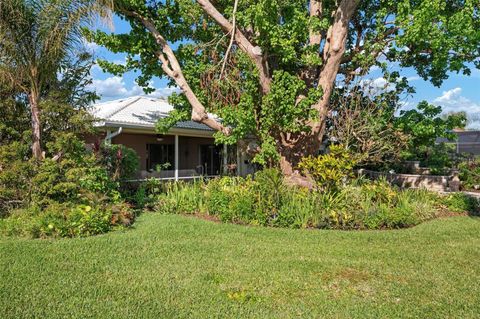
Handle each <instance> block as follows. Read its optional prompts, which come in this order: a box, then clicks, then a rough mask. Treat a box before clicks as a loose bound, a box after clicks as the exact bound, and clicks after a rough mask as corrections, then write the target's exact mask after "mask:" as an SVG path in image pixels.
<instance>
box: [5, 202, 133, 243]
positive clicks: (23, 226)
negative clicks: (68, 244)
mask: <svg viewBox="0 0 480 319" xmlns="http://www.w3.org/2000/svg"><path fill="white" fill-rule="evenodd" d="M134 218H135V215H134V213H133V211H132V210H131V208H130V206H128V205H126V204H115V205H111V204H109V203H102V202H101V201H97V202H95V201H94V202H92V204H91V205H87V204H71V203H55V202H53V203H51V204H49V205H48V206H46V207H44V208H39V207H34V206H32V207H29V208H24V209H19V210H16V211H14V212H12V214H11V216H10V217H9V218H7V219H4V220H2V221H1V223H0V232H1V233H3V234H4V235H10V236H11V235H17V236H28V237H32V238H46V237H78V236H80V237H83V236H91V235H97V234H103V233H106V232H108V231H109V230H111V229H112V228H113V227H125V226H130V225H131V224H132V223H133V220H134Z"/></svg>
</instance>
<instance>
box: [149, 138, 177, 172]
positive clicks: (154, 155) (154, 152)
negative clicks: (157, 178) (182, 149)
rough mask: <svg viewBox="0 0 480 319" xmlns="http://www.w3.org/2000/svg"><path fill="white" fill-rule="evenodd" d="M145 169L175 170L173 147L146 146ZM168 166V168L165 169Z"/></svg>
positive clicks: (163, 145) (170, 145) (161, 145)
mask: <svg viewBox="0 0 480 319" xmlns="http://www.w3.org/2000/svg"><path fill="white" fill-rule="evenodd" d="M147 153H148V158H147V169H148V170H156V169H157V168H159V166H161V167H160V168H161V169H162V170H172V169H175V167H174V166H175V147H174V145H173V144H147ZM166 166H168V167H166Z"/></svg>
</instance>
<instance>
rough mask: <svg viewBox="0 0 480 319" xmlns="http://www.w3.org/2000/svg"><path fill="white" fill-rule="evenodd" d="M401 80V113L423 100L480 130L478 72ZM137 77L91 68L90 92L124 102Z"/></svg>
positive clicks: (163, 83)
mask: <svg viewBox="0 0 480 319" xmlns="http://www.w3.org/2000/svg"><path fill="white" fill-rule="evenodd" d="M113 26H114V29H113V30H110V29H108V28H106V27H103V26H100V27H99V28H100V29H103V30H104V31H106V32H114V33H125V32H128V30H129V29H130V26H129V25H128V23H127V22H125V21H124V20H121V19H120V18H119V17H117V16H115V17H114V19H113ZM85 47H86V48H87V49H88V50H89V51H91V52H92V53H94V56H95V57H97V58H100V59H105V60H108V61H112V62H116V63H123V62H124V61H125V55H124V54H121V53H117V54H115V53H113V52H110V51H108V50H107V49H106V48H104V47H101V46H98V45H97V44H95V43H88V42H85ZM400 74H401V75H402V76H405V77H407V79H408V80H409V83H410V85H412V86H414V87H415V88H416V93H415V94H414V95H413V96H411V97H407V98H406V99H405V102H404V103H405V106H404V108H405V109H409V108H413V107H415V105H417V104H418V102H420V101H422V100H426V101H428V102H429V103H432V104H436V105H440V106H442V109H443V111H444V112H445V113H449V112H459V111H464V112H466V113H467V116H468V118H469V124H468V128H472V129H480V70H478V69H475V68H472V74H471V75H470V76H464V75H462V74H455V73H452V74H450V76H449V78H448V79H447V80H445V81H444V82H443V84H442V85H441V86H440V87H435V86H433V85H432V84H431V83H430V82H428V81H424V80H423V79H421V78H420V77H419V76H418V75H417V74H416V73H415V71H414V70H413V69H411V68H404V69H401V70H400ZM137 75H138V73H135V72H128V73H126V74H124V75H123V76H114V75H112V74H109V73H105V72H103V70H102V69H101V68H100V67H98V66H97V65H94V66H93V68H92V70H91V76H92V78H93V83H92V89H95V90H96V92H97V94H98V95H100V96H101V101H102V102H103V101H109V100H114V99H120V98H126V97H130V96H136V95H144V93H143V90H142V88H141V87H139V86H138V85H137V84H136V83H135V78H136V76H137ZM368 80H369V81H370V82H371V83H372V85H374V86H375V85H377V86H383V84H384V83H385V82H384V81H385V80H384V79H383V78H382V77H381V73H380V71H379V70H372V72H370V74H369V75H368ZM167 82H168V81H167V79H159V78H155V79H153V81H152V83H151V86H152V87H154V88H156V91H155V92H154V93H152V94H150V96H153V97H167V96H168V95H170V94H171V93H172V92H174V91H176V90H177V89H176V88H169V87H168V86H167Z"/></svg>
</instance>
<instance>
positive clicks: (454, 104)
mask: <svg viewBox="0 0 480 319" xmlns="http://www.w3.org/2000/svg"><path fill="white" fill-rule="evenodd" d="M433 103H434V104H437V105H440V106H442V107H443V109H444V111H446V112H458V111H465V112H480V103H476V102H474V101H472V100H470V99H468V98H466V97H464V96H462V89H461V88H459V87H456V88H454V89H451V90H448V91H444V92H443V94H442V95H441V96H439V97H437V98H436V99H435V100H433Z"/></svg>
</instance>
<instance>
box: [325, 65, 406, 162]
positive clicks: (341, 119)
mask: <svg viewBox="0 0 480 319" xmlns="http://www.w3.org/2000/svg"><path fill="white" fill-rule="evenodd" d="M389 80H390V81H386V83H385V86H386V87H387V88H388V89H384V88H382V87H380V88H371V83H369V82H368V81H359V83H355V84H353V85H352V87H344V88H338V89H337V90H336V93H335V95H334V96H333V98H332V100H333V104H334V107H333V114H332V115H331V116H330V119H329V121H328V122H327V128H328V136H329V139H330V140H332V142H335V143H338V144H342V145H343V146H345V148H346V149H348V151H349V152H350V153H351V154H353V155H354V158H355V159H356V165H357V166H363V167H375V168H378V167H381V166H385V165H389V164H392V163H396V162H399V161H400V160H401V154H402V152H403V151H404V150H405V148H406V147H407V144H408V139H409V136H408V135H407V134H405V132H403V131H402V130H401V129H399V128H398V127H396V126H395V120H396V117H395V114H396V112H397V111H398V106H399V104H400V98H401V97H402V96H403V92H404V91H406V93H407V92H411V90H412V88H411V87H410V86H409V85H408V83H407V82H406V81H405V80H399V79H398V77H397V76H396V75H395V74H394V76H393V77H392V78H390V79H389ZM372 89H373V91H372Z"/></svg>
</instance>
